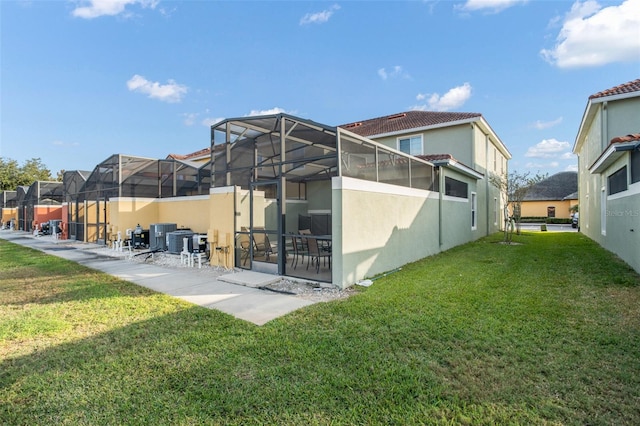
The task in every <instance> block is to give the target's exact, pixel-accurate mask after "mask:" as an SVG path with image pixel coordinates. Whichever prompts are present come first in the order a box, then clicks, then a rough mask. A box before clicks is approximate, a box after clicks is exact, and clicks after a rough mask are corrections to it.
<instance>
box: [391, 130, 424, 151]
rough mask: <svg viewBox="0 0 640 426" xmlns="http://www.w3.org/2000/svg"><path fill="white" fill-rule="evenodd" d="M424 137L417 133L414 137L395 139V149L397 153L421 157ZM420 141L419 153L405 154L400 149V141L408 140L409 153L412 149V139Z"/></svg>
mask: <svg viewBox="0 0 640 426" xmlns="http://www.w3.org/2000/svg"><path fill="white" fill-rule="evenodd" d="M423 136H424V135H423V134H422V133H418V134H415V135H406V136H399V137H398V138H396V148H397V149H398V151H400V152H404V153H405V154H409V155H422V154H423V153H424V137H423ZM414 138H415V139H420V149H419V152H417V153H413V152H406V151H403V150H402V149H401V148H400V143H401V142H402V141H405V140H408V141H409V151H411V148H412V139H414Z"/></svg>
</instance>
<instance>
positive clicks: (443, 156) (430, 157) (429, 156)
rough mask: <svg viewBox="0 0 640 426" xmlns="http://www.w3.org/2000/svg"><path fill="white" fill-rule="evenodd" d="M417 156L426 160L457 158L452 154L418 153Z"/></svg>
mask: <svg viewBox="0 0 640 426" xmlns="http://www.w3.org/2000/svg"><path fill="white" fill-rule="evenodd" d="M416 157H418V158H422V159H423V160H426V161H439V160H455V158H453V156H452V155H451V154H424V155H416Z"/></svg>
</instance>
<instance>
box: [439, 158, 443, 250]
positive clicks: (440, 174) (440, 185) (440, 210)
mask: <svg viewBox="0 0 640 426" xmlns="http://www.w3.org/2000/svg"><path fill="white" fill-rule="evenodd" d="M443 191H444V168H443V167H438V247H439V248H440V249H442V245H443V235H442V226H443V222H444V221H443V219H442V203H443V201H444V195H443Z"/></svg>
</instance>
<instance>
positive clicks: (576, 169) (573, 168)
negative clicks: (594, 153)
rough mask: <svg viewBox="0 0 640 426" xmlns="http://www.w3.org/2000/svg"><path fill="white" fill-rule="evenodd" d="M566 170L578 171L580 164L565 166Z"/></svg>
mask: <svg viewBox="0 0 640 426" xmlns="http://www.w3.org/2000/svg"><path fill="white" fill-rule="evenodd" d="M564 171H565V172H577V171H578V165H577V164H569V165H568V166H567V167H565V169H564Z"/></svg>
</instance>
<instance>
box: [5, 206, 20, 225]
mask: <svg viewBox="0 0 640 426" xmlns="http://www.w3.org/2000/svg"><path fill="white" fill-rule="evenodd" d="M11 219H13V220H14V222H15V223H16V224H17V223H18V208H17V207H3V208H2V223H3V224H4V225H6V224H7V223H9V222H11ZM16 226H17V225H16Z"/></svg>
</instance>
